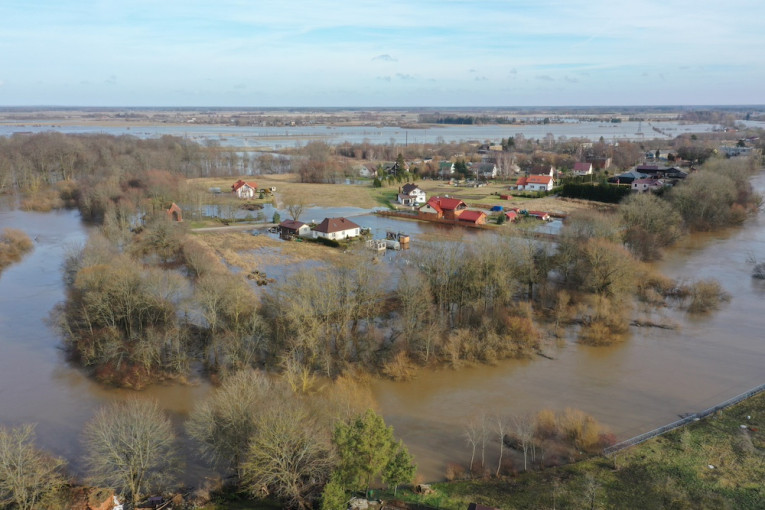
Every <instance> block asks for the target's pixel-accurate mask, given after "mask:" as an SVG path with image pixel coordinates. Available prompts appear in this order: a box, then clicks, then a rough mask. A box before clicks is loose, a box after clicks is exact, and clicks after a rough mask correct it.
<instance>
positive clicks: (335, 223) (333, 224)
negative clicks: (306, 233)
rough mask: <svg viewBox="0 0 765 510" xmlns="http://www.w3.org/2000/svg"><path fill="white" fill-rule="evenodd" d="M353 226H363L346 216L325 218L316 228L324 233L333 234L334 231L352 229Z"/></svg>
mask: <svg viewBox="0 0 765 510" xmlns="http://www.w3.org/2000/svg"><path fill="white" fill-rule="evenodd" d="M353 228H361V227H359V226H358V225H356V224H355V223H354V222H352V221H351V220H348V219H345V218H324V221H322V222H321V223H319V224H318V225H317V226H316V228H315V229H314V230H315V231H316V232H322V233H324V234H332V233H334V232H342V231H343V230H351V229H353Z"/></svg>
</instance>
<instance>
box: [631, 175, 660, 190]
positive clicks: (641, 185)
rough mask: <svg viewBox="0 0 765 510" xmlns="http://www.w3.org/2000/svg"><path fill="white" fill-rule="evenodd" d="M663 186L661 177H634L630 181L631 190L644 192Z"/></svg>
mask: <svg viewBox="0 0 765 510" xmlns="http://www.w3.org/2000/svg"><path fill="white" fill-rule="evenodd" d="M663 187H664V181H662V180H661V179H651V178H647V179H635V180H634V181H632V191H637V192H638V193H646V192H648V191H654V190H657V189H659V188H663Z"/></svg>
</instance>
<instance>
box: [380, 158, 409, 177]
mask: <svg viewBox="0 0 765 510" xmlns="http://www.w3.org/2000/svg"><path fill="white" fill-rule="evenodd" d="M383 170H384V172H385V174H386V175H396V174H399V173H402V172H408V171H409V164H408V163H407V162H404V165H403V166H402V167H400V168H399V164H398V161H394V162H393V163H385V165H383Z"/></svg>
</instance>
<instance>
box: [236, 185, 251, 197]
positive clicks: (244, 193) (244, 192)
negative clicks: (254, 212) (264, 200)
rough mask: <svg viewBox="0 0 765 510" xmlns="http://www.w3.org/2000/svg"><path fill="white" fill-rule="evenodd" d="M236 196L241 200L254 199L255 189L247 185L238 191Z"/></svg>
mask: <svg viewBox="0 0 765 510" xmlns="http://www.w3.org/2000/svg"><path fill="white" fill-rule="evenodd" d="M236 196H237V197H239V198H254V197H255V188H251V187H250V186H248V185H246V184H245V185H244V186H242V187H240V188H239V189H238V190H236Z"/></svg>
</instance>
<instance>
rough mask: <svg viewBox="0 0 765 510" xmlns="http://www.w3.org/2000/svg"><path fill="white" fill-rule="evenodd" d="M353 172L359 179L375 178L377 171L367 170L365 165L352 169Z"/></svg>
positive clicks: (373, 169)
mask: <svg viewBox="0 0 765 510" xmlns="http://www.w3.org/2000/svg"><path fill="white" fill-rule="evenodd" d="M354 170H355V171H356V173H357V174H358V175H359V177H377V169H375V168H369V167H368V166H366V165H357V166H355V167H354Z"/></svg>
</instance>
